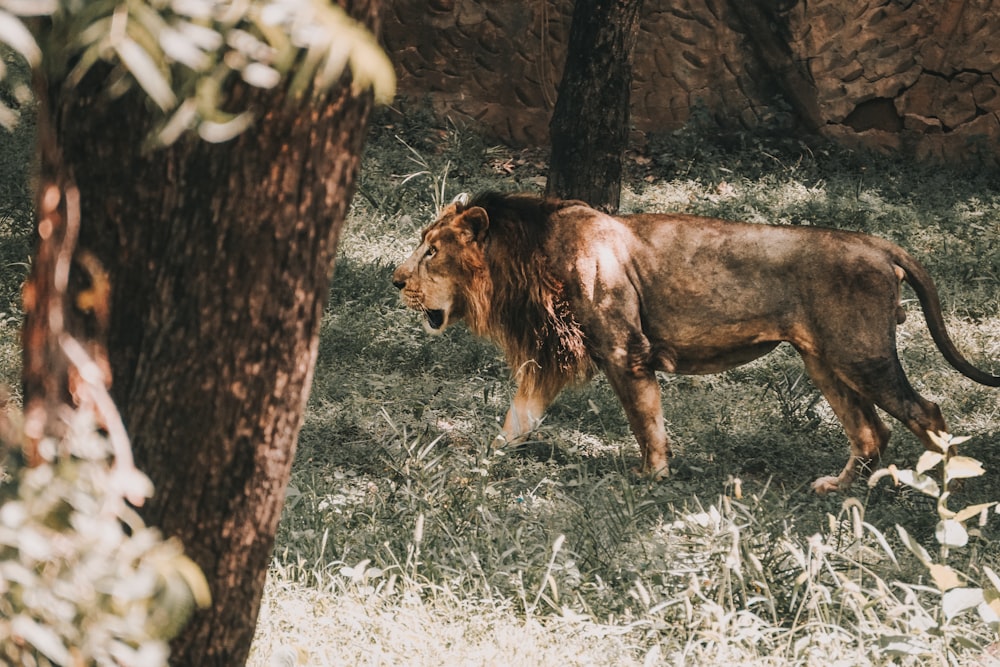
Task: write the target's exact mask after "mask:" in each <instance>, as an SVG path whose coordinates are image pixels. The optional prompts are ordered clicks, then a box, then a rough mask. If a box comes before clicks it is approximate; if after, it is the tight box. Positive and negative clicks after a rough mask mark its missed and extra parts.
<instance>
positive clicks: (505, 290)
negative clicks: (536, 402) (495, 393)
mask: <svg viewBox="0 0 1000 667" xmlns="http://www.w3.org/2000/svg"><path fill="white" fill-rule="evenodd" d="M578 203H580V202H570V201H561V200H556V199H543V198H540V197H535V196H532V195H522V194H517V195H511V194H501V193H497V192H484V193H481V194H478V195H476V196H475V197H473V198H472V199H471V200H470V201H469V202H468V204H467V205H466V206H465V207H464V208H471V207H473V206H478V207H481V208H483V209H484V210H485V211H486V214H487V216H488V218H489V228H488V231H487V233H486V237H485V241H484V253H483V257H482V258H481V259H480V258H476V260H473V261H476V262H477V263H478V262H479V261H482V262H483V263H484V264H485V266H482V267H477V268H478V269H480V270H476V271H473V272H472V273H471V275H474V276H475V278H474V279H473V282H472V284H470V285H468V290H467V292H466V299H467V302H466V306H467V310H468V312H467V313H466V322H467V323H468V325H469V327H470V329H472V331H473V332H475V333H477V334H479V335H482V336H485V337H487V338H490V339H492V340H494V341H496V342H497V343H498V344H499V345H500V347H501V348H502V349H503V351H504V354H505V356H506V357H507V362H508V363H509V364H510V367H511V368H512V369H513V370H514V372H515V375H516V376H517V377H518V381H519V382H521V383H525V382H527V383H530V384H531V385H533V386H534V387H537V388H538V389H539V390H542V391H546V390H551V391H558V390H559V389H560V388H562V387H563V386H565V385H566V384H568V383H573V382H578V381H583V380H586V379H588V378H589V377H590V376H591V375H592V374H593V372H594V365H593V362H592V360H591V358H590V354H589V353H588V350H587V345H586V339H585V337H584V334H583V332H582V331H581V329H580V325H579V323H578V322H577V321H576V319H575V317H574V316H573V312H572V311H571V309H570V305H569V303H568V301H567V300H566V296H565V294H564V286H563V284H562V282H560V281H559V280H558V279H557V278H556V277H555V276H553V275H552V273H551V271H550V270H549V267H548V258H547V257H546V256H545V254H544V251H543V248H544V241H545V238H546V236H547V234H548V233H549V218H550V216H551V215H552V214H553V213H555V212H556V211H558V210H559V209H562V208H565V207H566V206H571V205H575V204H578Z"/></svg>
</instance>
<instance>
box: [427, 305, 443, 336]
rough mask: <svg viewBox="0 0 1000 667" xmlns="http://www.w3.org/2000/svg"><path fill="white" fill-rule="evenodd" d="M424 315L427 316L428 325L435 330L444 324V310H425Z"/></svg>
mask: <svg viewBox="0 0 1000 667" xmlns="http://www.w3.org/2000/svg"><path fill="white" fill-rule="evenodd" d="M424 316H425V317H426V318H427V326H429V327H430V328H431V329H433V330H434V331H438V330H439V329H440V328H441V327H442V326H444V311H443V310H425V311H424Z"/></svg>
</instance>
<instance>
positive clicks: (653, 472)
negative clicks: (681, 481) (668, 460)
mask: <svg viewBox="0 0 1000 667" xmlns="http://www.w3.org/2000/svg"><path fill="white" fill-rule="evenodd" d="M630 472H631V473H632V475H633V476H634V477H636V478H638V479H643V480H650V481H653V482H662V481H663V480H665V479H666V478H667V477H669V476H670V468H669V466H666V465H663V466H661V467H659V468H656V469H651V468H645V467H643V468H639V467H635V468H632V469H631V471H630Z"/></svg>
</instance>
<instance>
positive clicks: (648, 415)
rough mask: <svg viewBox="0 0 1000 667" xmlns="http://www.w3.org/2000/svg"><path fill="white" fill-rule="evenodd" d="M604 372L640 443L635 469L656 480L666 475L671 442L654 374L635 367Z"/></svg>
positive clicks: (607, 369)
mask: <svg viewBox="0 0 1000 667" xmlns="http://www.w3.org/2000/svg"><path fill="white" fill-rule="evenodd" d="M605 374H606V375H607V376H608V380H609V381H610V382H611V387H612V389H614V391H615V394H616V395H617V396H618V400H620V401H621V404H622V407H623V408H624V409H625V415H626V417H628V423H629V426H630V427H631V429H632V433H633V435H635V439H636V440H637V441H638V443H639V450H640V451H641V452H642V468H641V469H640V470H639V471H638V472H639V473H640V474H642V475H643V476H647V477H651V478H652V479H656V480H659V479H663V478H665V477H666V476H667V474H668V473H669V472H670V469H669V462H670V442H669V440H668V439H667V429H666V426H665V425H664V423H663V406H662V405H661V404H660V383H659V382H658V381H657V379H656V373H655V372H654V371H652V370H638V369H634V368H606V369H605Z"/></svg>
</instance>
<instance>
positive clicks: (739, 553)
mask: <svg viewBox="0 0 1000 667" xmlns="http://www.w3.org/2000/svg"><path fill="white" fill-rule="evenodd" d="M22 127H23V128H26V129H27V130H28V132H30V119H28V122H26V123H25V125H24V126H22ZM23 132H24V131H23V130H22V133H19V134H16V135H0V141H3V142H5V143H4V148H5V149H6V151H5V155H9V156H11V157H10V159H8V160H0V166H2V169H4V170H5V171H3V172H2V173H3V178H0V202H2V203H0V270H2V271H3V273H2V274H0V373H2V376H3V378H4V379H6V380H7V381H8V382H9V383H10V384H11V386H15V387H16V386H17V377H18V373H19V353H18V351H17V328H18V325H19V320H20V315H21V314H20V310H19V306H18V305H17V301H18V300H17V294H18V291H19V287H20V281H21V280H22V279H23V276H24V274H25V269H26V266H27V264H26V262H27V257H28V254H29V251H30V237H31V233H30V229H31V214H30V211H31V206H30V197H28V195H27V192H28V190H27V186H26V185H25V180H26V179H25V177H24V171H23V170H24V165H25V164H27V161H28V159H29V156H30V141H29V140H27V139H26V138H25V134H26V133H23ZM627 166H628V177H627V182H626V185H625V189H624V192H623V207H624V210H625V211H686V212H692V213H699V214H704V215H713V216H721V217H727V218H739V219H746V220H752V221H757V222H779V223H784V224H798V225H823V226H831V227H839V228H844V229H854V230H860V231H866V232H870V233H874V234H877V235H880V236H884V237H887V238H890V239H892V240H894V241H896V242H898V243H900V244H901V245H903V246H905V247H907V248H909V249H910V250H911V251H913V253H914V254H916V255H917V256H918V257H919V258H920V259H921V260H922V261H923V262H924V263H925V264H926V265H927V266H928V268H929V269H930V270H931V272H932V274H933V275H934V276H935V278H936V280H937V283H938V286H939V288H940V291H941V293H942V297H943V300H944V303H945V308H946V317H947V320H948V325H949V328H950V331H951V333H952V335H953V337H954V338H955V340H956V341H957V343H958V345H959V347H960V348H961V349H962V350H963V351H964V352H965V353H966V354H967V355H968V356H969V358H970V359H972V360H973V361H974V362H975V363H977V364H978V365H979V366H980V367H983V368H986V369H989V370H992V372H993V373H997V372H1000V366H998V364H1000V298H998V294H1000V224H998V220H1000V194H998V193H1000V187H997V186H998V184H1000V174H998V173H997V172H995V171H994V172H983V171H974V170H958V169H940V168H931V167H921V166H919V165H914V164H911V163H907V162H903V161H895V160H892V159H888V158H882V157H876V156H872V155H868V154H861V153H854V152H850V151H844V150H840V149H836V148H833V147H829V146H824V145H820V144H815V145H807V144H805V143H801V142H799V141H797V140H794V139H789V138H785V137H768V136H747V135H730V136H719V135H717V134H715V133H713V132H712V131H711V130H708V129H704V128H702V129H699V128H693V129H691V130H688V131H684V132H681V133H677V134H673V135H669V136H665V137H660V138H656V139H655V140H654V141H651V142H650V143H649V145H647V146H645V147H643V148H642V149H641V150H638V149H637V150H636V151H634V152H631V153H630V154H629V160H628V165H627ZM544 174H545V155H544V152H543V151H539V150H523V151H512V150H509V149H506V148H503V147H495V146H490V145H489V144H487V143H486V142H484V141H483V140H482V138H480V137H478V136H476V135H475V134H474V133H471V132H469V131H467V130H465V129H463V128H461V127H456V126H454V125H447V126H445V127H438V126H436V125H435V124H434V121H433V120H432V119H430V118H429V117H427V116H421V115H420V114H417V113H414V114H408V115H406V116H399V115H396V116H393V115H391V114H390V113H385V114H383V115H382V116H381V117H380V118H378V119H377V122H376V123H375V126H374V128H373V132H372V136H371V139H370V141H369V143H368V147H367V149H366V156H365V160H364V166H363V173H362V180H361V187H360V191H359V195H358V196H357V197H356V198H355V202H354V207H353V209H352V212H351V217H350V220H349V224H348V227H347V231H346V232H345V235H344V238H343V239H342V243H341V247H340V253H339V258H338V262H337V269H336V275H335V277H334V280H333V283H332V286H331V294H330V302H329V306H328V308H327V311H326V314H325V317H324V321H323V327H322V337H321V341H320V353H319V360H318V364H317V368H316V372H315V380H314V386H313V388H312V395H311V399H310V402H309V405H308V406H307V414H306V421H305V425H304V427H303V430H302V433H301V435H300V438H299V444H298V453H297V457H296V462H295V466H294V470H293V477H292V482H291V485H290V488H289V490H288V499H287V503H286V507H285V513H284V516H283V519H282V523H281V526H280V529H279V535H278V542H277V547H276V549H275V553H274V559H273V564H272V568H271V571H270V573H269V579H268V583H267V589H266V593H265V599H264V602H263V608H262V611H261V616H260V620H259V623H258V628H257V637H256V640H255V643H254V647H253V650H252V654H251V659H250V663H249V664H251V665H254V666H255V667H257V666H260V667H263V666H265V665H267V666H272V665H296V664H298V665H387V664H393V665H395V664H406V665H440V664H480V665H493V664H497V663H501V662H502V663H506V664H510V665H549V664H560V665H562V664H569V665H605V664H615V665H632V664H635V665H640V664H641V665H652V664H677V665H690V664H728V663H745V664H748V665H782V666H783V665H812V664H816V665H868V664H871V665H874V664H885V663H886V662H888V661H894V663H895V664H962V663H970V664H972V663H977V661H978V664H991V663H990V662H989V661H990V660H991V659H995V658H996V655H997V653H998V651H997V643H996V642H997V637H996V634H995V630H996V628H995V627H994V628H993V629H990V627H989V626H987V625H986V624H984V623H983V622H982V620H981V619H980V616H979V615H978V614H977V613H976V611H975V610H966V611H963V612H962V613H951V615H949V613H950V612H949V613H945V611H944V609H945V607H946V605H945V604H944V601H945V598H944V597H943V596H942V595H941V593H940V591H938V590H937V588H936V587H935V584H934V580H933V577H932V576H931V575H929V570H928V568H927V566H926V565H925V564H924V563H922V562H921V560H920V558H918V557H917V556H915V555H914V554H913V551H912V549H911V547H912V544H910V542H909V541H908V540H909V538H908V537H904V533H901V532H900V531H899V530H898V529H897V528H896V526H897V525H902V526H904V527H905V535H906V536H911V537H912V540H913V541H914V543H919V544H921V545H923V548H925V549H927V550H928V551H929V552H930V553H931V554H933V557H934V559H935V562H941V561H944V562H947V563H948V564H949V565H950V566H952V567H953V568H954V569H955V570H957V571H960V572H962V573H964V574H966V575H968V577H969V579H968V581H966V582H965V584H966V586H965V588H969V589H974V588H975V587H976V586H984V587H985V589H986V590H987V591H992V590H993V589H990V588H989V585H988V584H984V582H988V579H989V576H988V570H987V568H992V569H993V570H1000V550H998V549H997V539H998V534H997V528H996V525H995V524H996V523H997V518H996V517H990V516H987V518H988V519H989V520H987V521H986V522H985V524H984V525H983V526H979V525H978V517H972V518H970V519H968V520H967V523H968V525H969V527H970V530H969V531H968V532H969V534H970V536H971V537H970V541H969V544H968V545H967V546H965V547H962V548H953V549H951V550H950V553H949V554H948V556H947V558H945V557H944V556H943V555H942V554H941V553H940V550H939V547H938V545H937V542H936V540H935V534H936V531H937V528H938V525H939V522H940V521H941V516H940V514H939V509H938V506H937V504H936V501H935V499H934V498H932V497H930V496H928V495H925V494H923V493H921V492H919V491H917V490H915V489H914V488H912V487H911V486H907V485H901V486H893V485H892V484H890V483H888V481H887V480H883V481H882V482H880V483H879V484H877V485H876V486H874V487H873V488H869V487H868V486H866V485H864V484H857V485H856V486H855V487H854V488H852V489H851V491H850V492H848V493H846V494H842V495H838V496H831V497H817V496H816V495H815V494H813V493H812V492H811V490H810V488H809V485H810V483H811V482H812V480H813V479H815V478H816V477H817V476H820V475H825V474H830V473H834V472H836V471H838V470H839V469H840V467H841V466H842V465H843V463H844V461H845V457H846V455H847V445H846V441H845V438H844V436H843V433H842V431H841V429H840V426H839V424H838V423H837V422H836V420H835V419H834V418H833V416H832V415H831V413H830V410H829V408H828V407H827V405H826V404H825V402H824V401H822V400H821V399H820V398H819V396H818V394H817V393H816V391H815V389H813V388H812V386H811V385H810V384H809V383H808V381H807V380H806V379H805V377H804V374H803V369H802V365H801V362H800V361H799V360H798V358H797V356H796V355H795V354H794V353H793V352H792V351H790V350H788V349H784V348H779V349H778V350H777V351H775V352H774V353H772V354H771V355H769V356H768V357H766V358H764V359H762V360H759V361H757V362H754V363H753V364H750V365H747V366H744V367H742V368H739V369H736V370H733V371H730V372H728V373H723V374H720V375H714V376H704V377H674V376H664V377H663V378H662V382H661V386H662V389H663V402H664V406H665V412H666V418H667V421H668V428H669V431H670V433H671V436H672V438H673V442H674V445H675V449H676V451H677V454H678V456H677V458H676V459H675V464H674V469H673V472H672V475H671V477H670V478H669V479H668V480H667V481H666V482H664V483H661V484H651V483H646V482H637V481H635V480H634V479H633V478H632V477H631V476H630V475H629V470H630V468H631V467H632V466H633V465H634V464H635V463H636V461H637V459H638V450H637V447H636V445H635V442H634V440H633V438H632V436H631V435H630V433H629V431H628V426H627V424H626V422H625V418H624V415H623V413H622V411H621V408H620V406H619V405H618V403H617V400H616V399H615V397H614V395H613V394H612V392H611V390H610V388H609V387H608V385H607V383H606V381H604V379H603V378H600V377H598V378H596V379H595V380H594V381H593V382H592V383H590V384H589V385H587V386H585V387H580V388H576V389H573V390H570V391H567V392H565V393H564V394H563V395H562V396H561V397H560V398H559V399H558V400H557V402H556V404H555V405H554V406H553V407H552V409H551V410H550V412H549V415H548V417H547V418H546V420H545V422H544V424H543V425H542V427H541V428H540V429H539V431H538V433H537V434H536V435H535V436H534V438H533V441H532V442H531V443H530V444H529V446H527V447H525V448H524V451H522V452H520V453H509V452H502V451H501V452H497V451H492V450H491V449H490V448H489V444H490V442H491V441H492V439H493V437H494V435H495V434H496V433H497V432H498V430H499V420H500V419H502V417H503V414H504V412H505V410H506V407H507V404H508V402H509V400H510V396H511V394H512V392H513V386H512V383H511V381H510V373H509V371H508V370H507V369H506V367H505V365H504V363H503V360H502V359H501V357H500V355H499V353H498V352H497V351H496V349H495V348H494V347H493V346H491V345H490V344H488V343H485V342H483V341H480V340H478V339H475V338H474V337H472V336H471V335H470V334H469V333H468V332H467V331H466V330H465V329H463V328H462V327H454V328H452V329H449V330H448V331H446V332H445V333H444V334H443V335H442V336H439V337H429V336H427V335H426V334H425V333H424V331H423V329H422V327H421V326H420V323H419V321H418V317H417V316H416V315H415V314H414V313H412V312H410V311H407V310H406V309H404V308H403V307H402V306H401V305H400V303H399V299H398V295H397V293H396V290H395V289H394V288H393V287H392V285H391V280H390V277H391V274H392V270H393V267H394V266H395V265H396V263H398V262H399V261H400V260H401V259H402V258H403V257H405V256H406V254H407V253H408V252H409V250H410V249H411V248H412V247H413V245H414V244H415V242H416V240H417V238H418V235H419V231H420V229H421V228H422V227H423V226H424V225H425V224H427V223H428V222H429V221H430V220H431V219H432V217H433V215H434V210H435V207H436V205H438V204H439V203H440V202H441V201H442V200H447V199H450V198H451V197H452V196H454V195H455V194H457V193H458V192H460V191H477V190H481V189H487V188H490V189H503V190H528V191H535V192H538V191H540V190H541V188H542V187H543V186H544ZM908 306H909V311H910V315H909V318H908V320H907V322H906V323H905V324H904V325H903V326H902V327H901V329H900V332H899V340H900V348H901V351H902V356H903V361H904V365H906V366H907V368H908V371H909V374H910V377H911V379H912V381H913V382H914V384H915V385H916V386H917V388H918V390H919V391H920V392H921V393H923V394H924V395H925V396H927V397H928V398H931V399H933V400H935V401H938V402H939V403H940V404H941V407H942V410H943V411H944V413H945V415H946V418H947V419H948V423H949V425H950V427H951V430H952V431H953V432H954V433H956V434H964V435H969V436H972V439H971V440H970V441H969V442H967V443H965V444H963V445H962V447H961V452H962V453H963V454H967V455H969V456H972V457H975V458H976V459H978V460H980V461H982V462H983V463H984V465H985V467H986V469H987V473H986V475H985V476H984V477H979V478H970V479H968V480H965V481H964V484H963V485H962V487H961V488H960V489H957V490H956V491H955V493H954V494H953V495H952V497H951V498H949V499H948V505H949V506H950V507H952V508H960V507H965V506H968V505H974V504H976V503H984V502H988V501H992V500H995V499H996V496H997V494H996V479H997V478H996V472H995V471H996V470H998V469H1000V406H998V400H997V392H996V390H991V389H988V388H986V387H980V386H978V385H975V384H973V383H971V382H969V381H967V380H965V379H964V378H962V377H961V376H960V375H959V374H958V373H957V372H955V371H954V370H953V369H951V368H950V367H949V366H948V365H947V363H946V362H945V361H944V360H943V359H942V358H941V356H940V354H939V353H938V352H937V350H936V348H935V347H934V345H933V343H932V342H931V341H930V337H929V335H928V333H927V332H926V328H925V327H924V325H923V318H922V316H921V315H920V313H919V308H917V307H916V305H915V303H913V302H912V301H911V302H910V303H908ZM892 425H893V427H894V430H895V433H896V435H895V437H894V439H893V442H892V444H891V445H890V452H889V457H890V460H891V461H892V462H894V463H896V464H897V465H898V466H899V467H900V468H914V467H915V466H917V465H918V463H919V461H920V457H921V454H922V451H923V450H922V447H921V446H920V445H919V444H918V443H917V441H916V440H915V438H913V437H912V436H910V435H909V434H908V433H904V432H903V429H902V428H901V427H900V426H899V425H898V424H892ZM987 515H988V512H987ZM989 595H992V593H989ZM991 652H992V653H991ZM991 655H992V656H994V657H993V658H991V657H990V656H991Z"/></svg>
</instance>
